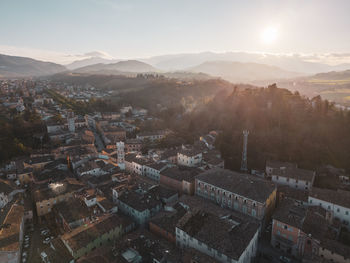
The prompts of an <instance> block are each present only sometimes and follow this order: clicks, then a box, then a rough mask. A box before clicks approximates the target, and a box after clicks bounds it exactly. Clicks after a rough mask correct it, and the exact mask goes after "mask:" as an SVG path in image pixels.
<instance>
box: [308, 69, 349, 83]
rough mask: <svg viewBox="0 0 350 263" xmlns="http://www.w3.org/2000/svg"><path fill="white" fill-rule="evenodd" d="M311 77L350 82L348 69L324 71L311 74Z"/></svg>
mask: <svg viewBox="0 0 350 263" xmlns="http://www.w3.org/2000/svg"><path fill="white" fill-rule="evenodd" d="M311 78H312V79H322V80H344V81H345V80H348V81H349V82H350V69H349V70H344V71H331V72H325V73H318V74H316V75H314V76H311Z"/></svg>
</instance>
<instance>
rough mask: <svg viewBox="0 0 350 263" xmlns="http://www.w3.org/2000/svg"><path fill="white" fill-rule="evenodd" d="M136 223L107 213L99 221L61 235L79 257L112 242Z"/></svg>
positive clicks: (75, 256)
mask: <svg viewBox="0 0 350 263" xmlns="http://www.w3.org/2000/svg"><path fill="white" fill-rule="evenodd" d="M134 226H135V225H134V223H133V222H132V221H130V219H129V218H128V217H126V216H123V215H115V214H113V215H106V216H104V217H101V218H99V220H98V221H95V222H93V223H90V224H87V225H83V226H80V227H78V228H76V229H74V230H72V231H71V232H67V233H65V234H63V235H62V236H61V240H62V242H63V243H64V245H65V246H66V248H67V249H68V251H69V252H70V254H71V255H72V256H73V257H74V258H75V259H78V258H80V257H81V256H83V255H86V254H87V253H89V252H90V251H91V250H93V249H95V248H98V247H100V246H102V245H106V244H108V243H109V244H111V242H112V241H113V240H116V239H118V238H120V237H121V236H122V235H123V234H125V233H127V232H129V231H131V230H132V229H133V228H134Z"/></svg>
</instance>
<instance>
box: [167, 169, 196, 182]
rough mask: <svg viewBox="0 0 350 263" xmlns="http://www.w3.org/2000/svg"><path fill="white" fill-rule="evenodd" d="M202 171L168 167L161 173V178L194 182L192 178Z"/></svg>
mask: <svg viewBox="0 0 350 263" xmlns="http://www.w3.org/2000/svg"><path fill="white" fill-rule="evenodd" d="M202 172H203V170H201V169H199V168H191V167H184V166H175V167H169V168H166V169H164V170H163V171H162V172H161V175H162V176H166V177H170V178H172V179H175V180H177V181H187V182H191V181H193V180H194V178H195V177H196V176H197V175H199V174H200V173H202Z"/></svg>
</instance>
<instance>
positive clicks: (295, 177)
mask: <svg viewBox="0 0 350 263" xmlns="http://www.w3.org/2000/svg"><path fill="white" fill-rule="evenodd" d="M271 177H272V181H273V182H275V183H276V184H280V185H288V186H289V187H292V188H296V189H303V190H310V189H311V188H312V185H313V183H314V181H315V172H314V171H309V170H305V169H300V168H283V169H273V170H272V172H271Z"/></svg>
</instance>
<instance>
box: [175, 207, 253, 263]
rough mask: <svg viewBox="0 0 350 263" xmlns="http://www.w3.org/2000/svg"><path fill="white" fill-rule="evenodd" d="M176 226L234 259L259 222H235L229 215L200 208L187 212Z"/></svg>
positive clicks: (238, 256) (241, 251)
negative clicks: (220, 214) (219, 214)
mask: <svg viewBox="0 0 350 263" xmlns="http://www.w3.org/2000/svg"><path fill="white" fill-rule="evenodd" d="M177 227H178V228H180V229H181V230H183V231H184V232H186V233H187V234H188V235H190V236H191V237H193V238H195V239H197V240H199V241H201V242H203V243H204V244H206V245H208V246H209V247H211V248H213V249H215V250H217V251H219V252H220V253H222V254H225V255H226V256H228V257H230V258H233V259H235V260H239V258H240V257H241V255H242V253H243V252H244V250H245V249H246V247H247V246H248V244H249V243H250V242H251V240H252V238H253V237H254V235H255V234H256V233H257V232H258V230H259V224H256V223H253V222H250V221H246V222H244V221H242V222H236V221H235V220H233V219H232V218H231V217H219V216H217V215H214V214H212V213H208V212H204V211H202V210H195V211H193V212H187V213H186V215H185V216H184V217H182V218H181V219H180V221H179V223H178V224H177Z"/></svg>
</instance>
